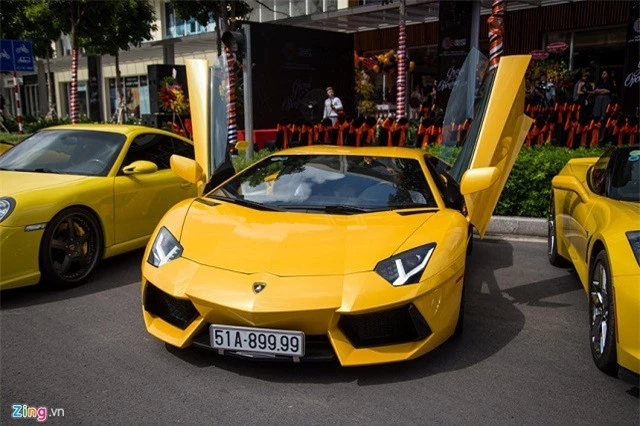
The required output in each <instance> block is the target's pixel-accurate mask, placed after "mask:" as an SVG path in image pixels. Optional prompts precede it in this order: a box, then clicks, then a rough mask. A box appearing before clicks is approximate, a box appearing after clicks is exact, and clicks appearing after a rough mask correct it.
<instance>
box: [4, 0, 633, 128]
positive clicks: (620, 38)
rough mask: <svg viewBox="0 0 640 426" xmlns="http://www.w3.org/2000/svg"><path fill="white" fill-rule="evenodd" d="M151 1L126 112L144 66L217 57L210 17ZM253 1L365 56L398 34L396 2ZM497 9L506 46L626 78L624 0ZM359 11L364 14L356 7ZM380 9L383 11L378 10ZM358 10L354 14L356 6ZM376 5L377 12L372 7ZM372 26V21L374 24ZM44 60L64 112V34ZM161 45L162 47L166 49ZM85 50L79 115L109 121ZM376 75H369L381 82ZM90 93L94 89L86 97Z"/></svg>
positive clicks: (39, 83) (421, 68)
mask: <svg viewBox="0 0 640 426" xmlns="http://www.w3.org/2000/svg"><path fill="white" fill-rule="evenodd" d="M149 1H151V3H152V5H153V8H154V10H155V15H156V17H157V22H156V24H157V28H158V29H157V31H155V32H154V34H153V39H152V40H149V41H148V42H145V43H143V44H142V46H140V47H138V48H135V47H132V48H131V49H130V50H128V51H122V52H120V69H121V75H122V79H123V88H124V91H125V95H126V109H127V112H128V114H129V115H130V116H136V117H140V116H141V115H142V114H147V113H149V111H150V94H149V83H148V75H147V74H148V66H149V65H154V64H175V65H182V64H184V63H185V60H186V59H192V58H201V59H207V60H209V61H214V60H215V58H216V36H215V24H214V23H213V22H210V23H209V24H208V25H206V26H203V25H200V24H199V23H198V22H196V21H195V20H193V19H191V20H186V21H185V20H182V19H180V18H178V17H177V16H176V14H175V12H174V11H173V10H172V8H171V5H170V4H169V3H168V2H166V1H165V0H149ZM406 1H407V5H408V6H410V7H411V11H412V12H411V14H410V19H409V21H408V22H407V24H408V26H407V46H408V50H409V57H410V58H411V59H412V60H413V61H414V62H415V65H416V66H415V70H414V72H413V73H412V74H411V76H410V80H409V83H410V84H411V85H412V86H413V85H414V84H415V83H418V82H420V83H422V84H425V85H426V84H427V83H429V82H430V81H431V80H432V79H433V76H435V75H436V74H437V66H438V61H437V56H438V43H439V34H440V32H439V23H438V15H437V6H438V2H437V1H427V0H406ZM248 3H249V4H250V5H251V6H252V7H253V11H252V13H251V16H250V20H251V21H254V22H270V21H275V22H278V23H282V24H284V25H296V26H302V27H305V26H307V27H308V26H311V25H315V27H314V28H323V29H326V30H332V31H342V32H353V33H355V39H354V40H355V41H354V44H355V46H354V48H355V49H356V50H357V51H358V52H360V53H361V54H362V55H364V56H372V55H375V54H378V53H380V52H384V51H387V50H389V49H394V48H396V47H397V42H398V29H397V25H398V3H399V0H396V1H395V2H388V1H381V0H263V1H260V2H256V1H251V0H249V1H248ZM480 4H481V5H482V8H483V9H482V16H481V19H480V30H479V33H480V37H479V48H480V50H481V51H484V52H488V36H487V33H488V28H487V24H486V18H487V14H488V13H489V10H490V5H491V1H488V0H481V1H480ZM506 4H507V6H506V8H507V11H506V15H505V38H504V43H505V54H524V53H530V52H531V51H535V50H544V49H545V47H546V46H548V45H549V44H550V43H552V42H563V43H566V45H567V48H566V50H564V51H563V52H562V53H561V54H559V55H558V56H557V59H561V60H562V61H564V63H565V64H566V66H567V67H568V68H569V69H571V70H577V69H584V70H589V71H590V72H591V73H594V74H595V75H598V74H599V72H600V70H602V69H607V70H609V71H612V72H613V75H614V79H615V81H616V83H617V84H618V87H621V86H622V85H623V84H624V78H625V76H624V75H623V74H624V72H625V49H626V42H627V27H628V22H629V19H630V18H629V16H630V9H631V6H630V5H631V4H632V2H627V1H607V2H591V1H574V2H564V1H548V0H529V1H526V2H524V1H516V0H514V1H507V2H506ZM360 11H362V13H359V12H360ZM380 11H382V12H383V13H382V14H380ZM355 12H358V13H355ZM374 13H377V14H374ZM372 28H373V29H372ZM55 48H56V54H55V57H54V58H53V59H52V60H51V64H50V68H51V74H50V76H51V82H52V87H53V92H54V99H55V106H56V110H57V112H58V114H59V115H61V116H66V115H68V114H69V91H70V83H71V56H70V54H71V46H70V43H69V39H68V37H63V38H61V39H60V40H59V41H58V42H57V43H56V46H55ZM168 52H169V53H168ZM89 62H90V61H89V58H88V57H87V56H84V55H82V54H81V55H80V59H79V70H78V95H79V100H80V113H81V114H84V115H93V116H96V111H95V109H99V114H98V116H99V117H101V121H109V120H110V119H111V117H112V116H113V114H114V112H115V109H116V94H115V86H116V84H115V83H116V82H115V78H116V69H115V61H114V58H113V57H111V56H103V57H101V58H99V60H98V61H97V65H96V66H97V67H98V76H99V77H98V84H97V87H98V94H99V96H98V99H91V97H90V92H91V91H90V90H89V85H90V84H89V72H88V69H89ZM37 68H38V72H37V73H35V74H30V75H22V76H21V80H22V84H21V94H22V98H23V105H24V107H23V115H25V116H44V115H45V114H46V113H47V111H48V110H49V107H48V101H47V95H46V94H47V90H46V80H47V79H46V66H45V63H44V61H42V60H37ZM382 78H383V77H382V75H381V76H380V78H379V81H378V82H377V84H378V86H379V87H380V86H381V85H382V84H383V83H382ZM0 84H1V85H2V93H3V95H4V97H5V99H7V107H8V109H9V112H10V113H15V111H14V110H13V108H14V105H15V103H14V95H13V90H12V88H13V79H12V78H10V76H8V75H3V78H2V80H1V81H0ZM94 98H95V95H94Z"/></svg>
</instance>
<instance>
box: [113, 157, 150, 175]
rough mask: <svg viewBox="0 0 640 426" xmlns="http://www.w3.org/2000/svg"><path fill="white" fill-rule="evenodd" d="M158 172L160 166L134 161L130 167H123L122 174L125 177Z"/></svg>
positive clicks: (148, 162) (143, 161)
mask: <svg viewBox="0 0 640 426" xmlns="http://www.w3.org/2000/svg"><path fill="white" fill-rule="evenodd" d="M157 171H158V166H157V165H156V164H155V163H152V162H151V161H145V160H140V161H134V162H133V163H131V164H129V165H128V166H125V167H123V169H122V172H123V173H124V174H125V175H138V174H149V173H155V172H157Z"/></svg>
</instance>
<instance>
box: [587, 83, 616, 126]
mask: <svg viewBox="0 0 640 426" xmlns="http://www.w3.org/2000/svg"><path fill="white" fill-rule="evenodd" d="M612 91H613V83H612V82H611V79H610V78H609V73H608V72H607V70H602V74H601V75H600V80H598V82H597V83H596V88H595V90H594V91H593V92H592V93H593V94H594V95H596V100H595V103H594V104H593V115H594V116H596V118H598V119H599V120H600V121H604V118H605V115H606V113H607V106H608V105H609V103H610V102H611V92H612ZM603 134H604V132H603Z"/></svg>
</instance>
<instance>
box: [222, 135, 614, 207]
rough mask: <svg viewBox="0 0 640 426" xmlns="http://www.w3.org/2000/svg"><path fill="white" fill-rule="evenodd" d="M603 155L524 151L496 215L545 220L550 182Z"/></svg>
mask: <svg viewBox="0 0 640 426" xmlns="http://www.w3.org/2000/svg"><path fill="white" fill-rule="evenodd" d="M427 151H429V153H431V154H433V155H436V156H437V155H438V154H439V151H440V150H439V147H433V146H432V147H429V148H427ZM456 151H458V150H456ZM603 152H604V148H592V149H576V150H568V149H566V148H558V147H554V146H543V147H540V148H538V147H533V148H522V150H521V151H520V154H519V155H518V157H517V158H516V162H515V164H514V166H513V170H512V171H511V175H510V176H509V179H508V180H507V183H506V184H505V187H504V190H503V191H502V196H501V197H500V200H499V201H498V205H497V206H496V210H495V212H494V214H496V215H503V216H525V217H546V215H547V210H548V208H549V196H550V195H551V179H552V178H553V177H554V176H555V175H556V174H558V172H559V171H560V170H561V169H562V168H563V167H564V166H565V164H567V162H568V161H569V160H570V159H572V158H579V157H599V156H600V155H602V153H603ZM271 153H272V151H267V150H262V151H258V152H256V153H255V154H254V157H253V158H252V159H251V160H246V159H245V157H244V155H241V156H239V157H236V158H234V159H233V165H234V167H235V169H236V170H238V171H240V170H242V169H244V168H246V167H248V166H249V165H251V164H253V163H254V162H256V161H258V160H260V159H262V158H264V157H266V156H267V155H269V154H271Z"/></svg>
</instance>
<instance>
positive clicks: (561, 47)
mask: <svg viewBox="0 0 640 426" xmlns="http://www.w3.org/2000/svg"><path fill="white" fill-rule="evenodd" d="M568 48H569V45H568V44H567V43H565V42H564V41H556V42H553V43H549V44H548V45H547V52H551V53H562V52H564V51H565V50H567V49H568Z"/></svg>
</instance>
